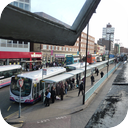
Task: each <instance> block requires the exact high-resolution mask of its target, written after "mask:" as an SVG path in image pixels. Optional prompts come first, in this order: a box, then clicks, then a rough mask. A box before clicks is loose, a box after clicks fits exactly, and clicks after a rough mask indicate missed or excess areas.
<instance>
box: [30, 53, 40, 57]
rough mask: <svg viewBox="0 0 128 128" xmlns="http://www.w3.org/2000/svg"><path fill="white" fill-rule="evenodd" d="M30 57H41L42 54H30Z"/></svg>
mask: <svg viewBox="0 0 128 128" xmlns="http://www.w3.org/2000/svg"><path fill="white" fill-rule="evenodd" d="M31 57H42V54H35V53H33V54H31Z"/></svg>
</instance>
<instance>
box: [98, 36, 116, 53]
mask: <svg viewBox="0 0 128 128" xmlns="http://www.w3.org/2000/svg"><path fill="white" fill-rule="evenodd" d="M109 43H110V54H113V52H114V49H113V42H112V41H110V40H105V39H103V38H101V39H99V40H98V41H97V44H98V45H101V46H105V48H106V49H105V50H106V54H108V52H109Z"/></svg>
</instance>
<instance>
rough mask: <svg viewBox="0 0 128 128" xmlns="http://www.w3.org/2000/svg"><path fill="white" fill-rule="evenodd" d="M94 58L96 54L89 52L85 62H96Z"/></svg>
mask: <svg viewBox="0 0 128 128" xmlns="http://www.w3.org/2000/svg"><path fill="white" fill-rule="evenodd" d="M96 59H97V55H96V54H89V55H87V62H88V63H89V64H93V63H96V62H97V61H96Z"/></svg>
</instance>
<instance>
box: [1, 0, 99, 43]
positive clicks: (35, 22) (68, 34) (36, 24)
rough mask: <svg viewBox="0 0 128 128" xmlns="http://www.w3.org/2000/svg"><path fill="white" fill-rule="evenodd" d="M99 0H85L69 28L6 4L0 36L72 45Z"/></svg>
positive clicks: (34, 41) (10, 38)
mask: <svg viewBox="0 0 128 128" xmlns="http://www.w3.org/2000/svg"><path fill="white" fill-rule="evenodd" d="M99 2H100V0H86V2H85V4H84V6H83V8H82V9H81V11H80V13H79V14H78V16H77V18H76V20H75V21H74V23H73V25H72V26H71V28H67V27H65V26H63V25H61V24H59V23H55V22H53V21H50V20H48V19H45V18H43V17H41V16H38V15H36V14H34V13H31V12H28V11H25V10H22V9H20V8H17V7H15V6H12V5H8V6H7V7H5V9H4V10H3V13H2V15H1V19H0V38H3V39H9V40H21V41H28V42H32V43H41V44H51V45H74V44H75V42H76V40H77V38H78V37H79V36H80V34H81V32H82V31H83V29H84V28H85V27H86V25H87V24H88V22H89V20H90V18H91V16H92V14H93V13H94V12H95V10H96V8H97V6H98V4H99Z"/></svg>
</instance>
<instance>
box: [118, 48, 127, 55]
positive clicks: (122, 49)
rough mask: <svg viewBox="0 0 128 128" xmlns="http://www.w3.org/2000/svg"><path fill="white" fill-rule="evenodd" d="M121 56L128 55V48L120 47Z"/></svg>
mask: <svg viewBox="0 0 128 128" xmlns="http://www.w3.org/2000/svg"><path fill="white" fill-rule="evenodd" d="M120 54H128V48H125V47H120Z"/></svg>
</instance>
